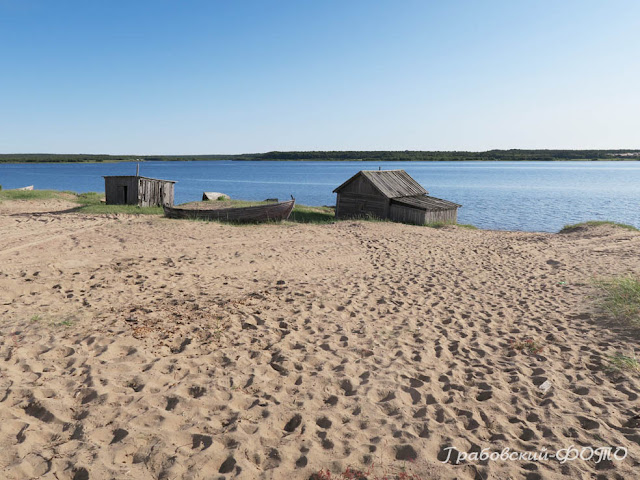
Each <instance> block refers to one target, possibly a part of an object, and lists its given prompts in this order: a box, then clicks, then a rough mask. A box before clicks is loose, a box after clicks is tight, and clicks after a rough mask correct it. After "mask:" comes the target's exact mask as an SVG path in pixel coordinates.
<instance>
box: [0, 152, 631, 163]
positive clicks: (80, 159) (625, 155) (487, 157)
mask: <svg viewBox="0 0 640 480" xmlns="http://www.w3.org/2000/svg"><path fill="white" fill-rule="evenodd" d="M230 160H231V161H279V162H285V161H288V162H292V161H297V162H318V161H323V162H452V161H453V162H465V161H466V162H468V161H477V162H501V161H505V162H507V161H511V162H514V161H520V162H526V161H538V162H540V161H543V162H562V161H564V162H566V161H576V162H577V161H582V162H585V161H640V149H625V150H621V149H619V150H613V149H611V150H489V151H486V152H464V151H446V152H445V151H311V152H304V151H292V152H266V153H245V154H235V155H220V154H211V155H101V154H50V153H8V154H0V164H1V163H16V164H25V163H27V164H28V163H120V162H141V163H142V162H148V161H165V162H176V161H183V162H184V161H230Z"/></svg>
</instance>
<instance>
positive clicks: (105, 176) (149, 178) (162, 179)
mask: <svg viewBox="0 0 640 480" xmlns="http://www.w3.org/2000/svg"><path fill="white" fill-rule="evenodd" d="M116 177H136V178H146V179H147V180H158V181H160V182H169V183H178V181H177V180H165V179H164V178H153V177H145V176H144V175H102V178H116Z"/></svg>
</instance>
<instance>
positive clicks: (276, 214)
mask: <svg viewBox="0 0 640 480" xmlns="http://www.w3.org/2000/svg"><path fill="white" fill-rule="evenodd" d="M295 203H296V201H295V199H293V198H292V199H291V200H288V201H286V202H277V203H267V204H264V205H254V206H250V207H231V208H215V209H202V208H200V209H198V208H188V207H168V206H166V205H165V206H164V214H165V216H166V217H168V218H187V219H191V220H221V221H224V222H237V223H258V222H279V221H281V220H286V219H287V218H289V215H291V211H292V210H293V207H294V205H295Z"/></svg>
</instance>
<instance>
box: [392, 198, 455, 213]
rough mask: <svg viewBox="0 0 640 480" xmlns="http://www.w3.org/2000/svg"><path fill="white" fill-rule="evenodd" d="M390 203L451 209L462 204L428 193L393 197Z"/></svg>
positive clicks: (428, 208) (427, 208) (430, 208)
mask: <svg viewBox="0 0 640 480" xmlns="http://www.w3.org/2000/svg"><path fill="white" fill-rule="evenodd" d="M391 203H397V204H399V205H404V206H407V207H412V208H418V209H420V210H429V211H437V210H451V209H452V208H459V207H461V206H462V205H460V204H459V203H453V202H450V201H449V200H443V199H441V198H436V197H430V196H428V195H416V196H415V197H403V198H394V199H393V201H392V202H391Z"/></svg>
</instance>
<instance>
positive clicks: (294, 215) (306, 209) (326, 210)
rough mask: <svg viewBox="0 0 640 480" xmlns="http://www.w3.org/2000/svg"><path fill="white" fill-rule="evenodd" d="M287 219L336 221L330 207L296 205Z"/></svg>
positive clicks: (310, 221) (305, 221) (316, 221)
mask: <svg viewBox="0 0 640 480" xmlns="http://www.w3.org/2000/svg"><path fill="white" fill-rule="evenodd" d="M289 221H290V222H294V223H333V222H335V221H336V212H335V210H334V209H333V208H332V207H311V206H308V205H296V206H295V207H293V212H291V215H290V216H289Z"/></svg>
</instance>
